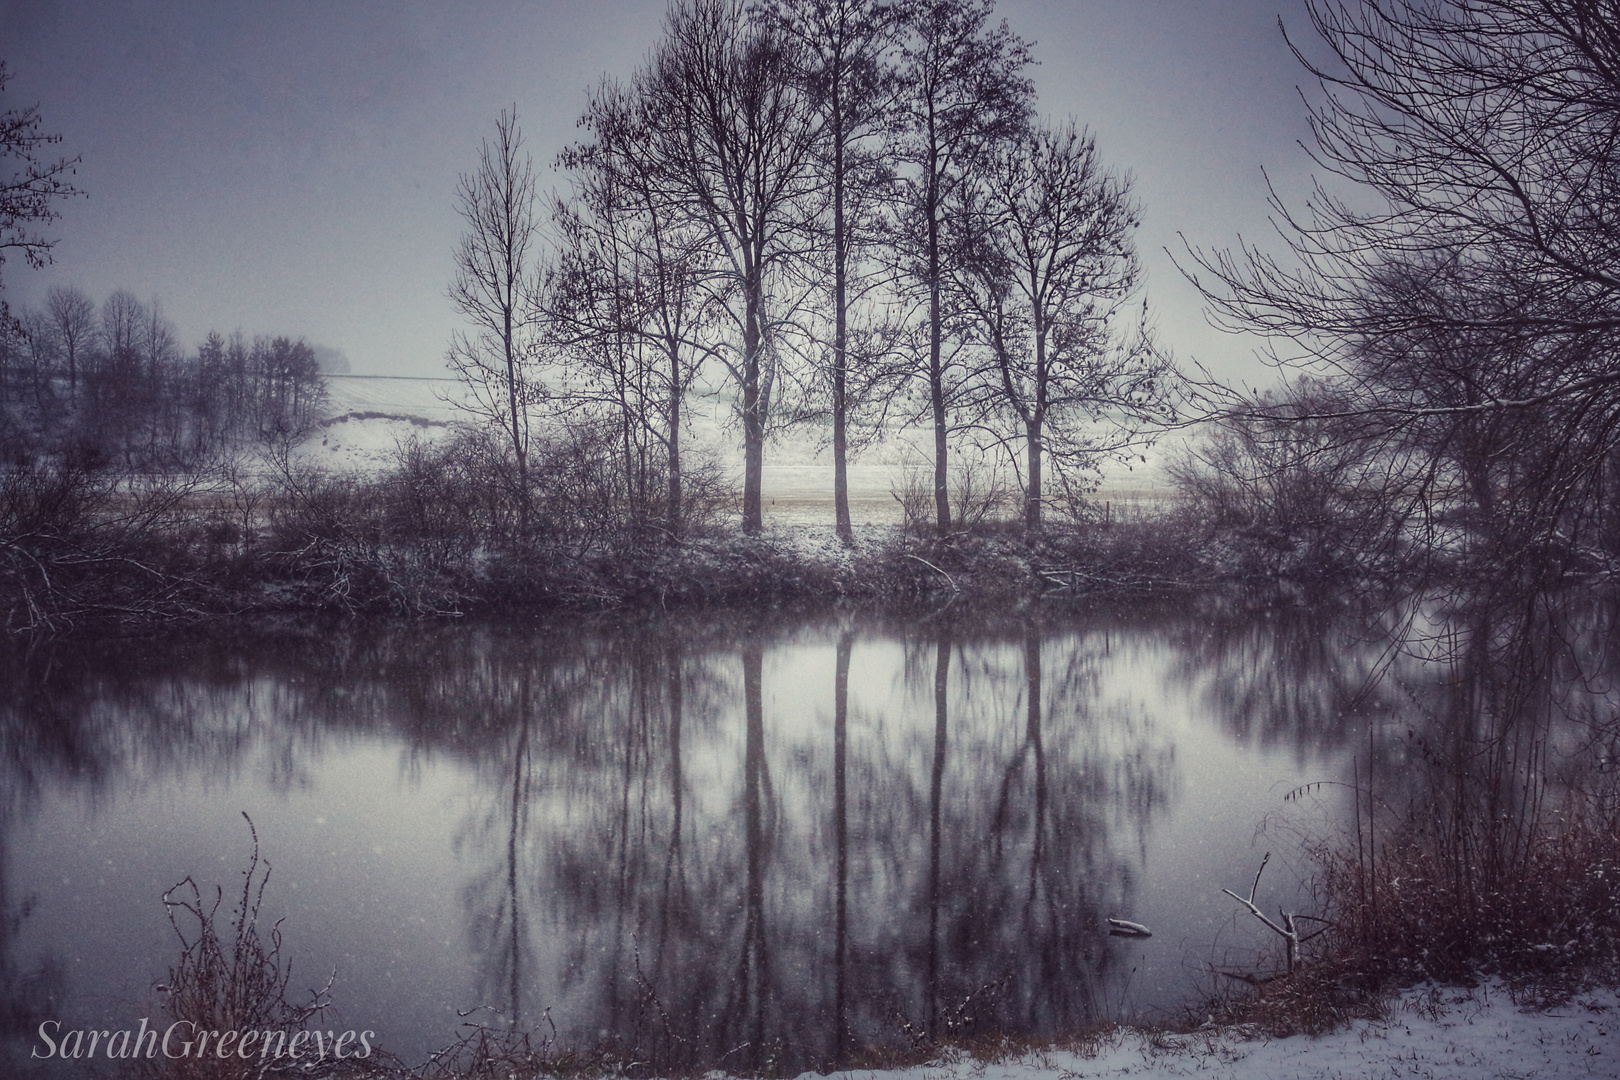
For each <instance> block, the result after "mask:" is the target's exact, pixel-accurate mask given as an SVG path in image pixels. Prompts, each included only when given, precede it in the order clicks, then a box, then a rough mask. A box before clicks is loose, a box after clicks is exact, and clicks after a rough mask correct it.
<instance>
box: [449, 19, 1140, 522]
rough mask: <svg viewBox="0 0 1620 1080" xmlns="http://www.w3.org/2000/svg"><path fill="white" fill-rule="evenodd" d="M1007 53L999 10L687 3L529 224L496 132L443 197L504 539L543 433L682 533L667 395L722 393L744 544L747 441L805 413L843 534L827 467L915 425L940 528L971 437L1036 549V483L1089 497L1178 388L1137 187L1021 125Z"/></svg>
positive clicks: (509, 141) (529, 204)
mask: <svg viewBox="0 0 1620 1080" xmlns="http://www.w3.org/2000/svg"><path fill="white" fill-rule="evenodd" d="M1030 62H1031V61H1030V56H1029V51H1028V47H1027V45H1026V43H1025V42H1024V41H1023V40H1022V39H1020V38H1019V37H1018V36H1017V35H1016V34H1014V33H1013V32H1012V31H1011V30H1010V29H1009V28H1008V27H1007V25H1006V24H1005V23H1004V22H1002V23H997V22H995V21H994V20H993V3H992V2H991V0H895V2H879V0H809V2H798V3H785V2H780V0H777V2H769V3H743V2H741V0H686V2H682V3H678V4H676V5H674V6H673V7H672V8H671V10H670V13H669V15H668V18H667V20H666V24H665V30H664V36H663V38H662V40H661V41H660V42H659V43H658V44H657V45H656V46H655V48H654V49H653V51H652V53H651V55H650V57H649V59H648V61H647V63H646V64H645V65H643V66H642V68H641V69H639V70H637V71H635V72H633V73H631V74H630V76H629V77H628V79H625V80H619V79H615V78H612V77H609V78H605V79H604V81H603V82H602V84H601V85H600V86H599V87H598V88H597V90H596V91H594V92H593V93H592V95H591V98H590V101H589V104H588V105H587V108H586V110H585V113H584V115H583V117H582V118H581V120H580V126H581V128H582V129H583V130H584V132H585V137H584V138H583V140H582V141H581V142H579V143H578V144H577V145H574V146H572V147H569V148H568V149H566V150H565V151H564V152H563V153H562V154H561V156H560V157H559V159H558V161H559V164H560V165H561V166H562V167H563V168H564V169H565V170H566V172H567V174H568V177H569V190H568V191H567V192H565V193H563V194H561V195H559V196H557V197H556V198H555V199H554V200H552V201H551V204H550V206H549V207H547V206H545V205H543V204H542V202H541V200H540V197H539V194H538V192H537V190H536V184H535V180H534V173H533V166H532V162H531V159H530V157H529V155H528V154H527V152H526V151H525V150H524V149H523V140H522V135H521V132H520V130H519V128H518V126H517V121H516V113H515V110H513V111H511V112H507V113H503V114H502V116H501V117H500V119H499V121H498V122H497V125H496V137H495V138H494V140H493V141H488V142H486V143H485V144H484V146H483V148H482V152H481V154H480V157H479V163H478V167H477V169H476V170H475V171H474V172H472V173H469V174H468V175H466V176H465V177H463V180H462V185H461V189H460V194H459V199H458V207H459V210H460V212H461V215H462V216H463V218H464V219H465V222H466V232H465V235H464V237H463V241H462V244H461V246H460V248H459V249H458V251H457V277H456V279H455V282H454V284H453V286H452V289H451V297H452V299H453V300H454V301H455V303H456V304H457V306H458V307H459V308H460V310H461V311H462V312H463V314H464V315H465V316H467V318H468V320H469V323H470V325H471V326H472V327H473V330H472V331H471V332H469V333H467V334H464V335H458V336H457V337H456V339H455V340H454V342H453V343H452V346H451V349H450V352H449V360H450V362H451V364H452V365H453V366H454V367H455V369H456V370H457V371H458V372H459V373H460V375H461V377H462V378H463V380H464V381H465V382H466V383H467V384H468V385H469V387H470V388H471V390H472V391H473V395H474V397H475V399H476V401H477V403H478V404H477V409H478V411H479V412H480V413H481V414H482V415H483V416H484V418H485V419H486V421H487V422H488V426H489V429H490V430H491V431H493V432H498V433H499V434H500V438H501V440H502V443H503V444H504V447H505V450H504V452H505V454H506V456H507V457H509V458H510V460H511V461H512V462H513V463H514V466H515V470H514V471H515V476H516V483H517V492H516V498H517V499H518V500H519V501H520V502H521V503H522V504H523V505H524V507H525V509H524V510H523V511H522V516H523V520H524V521H525V522H527V521H528V520H529V516H530V512H529V509H528V504H529V502H530V501H531V499H532V498H533V493H534V484H535V479H534V477H533V475H532V473H533V470H532V468H531V462H530V456H531V451H532V447H531V441H532V440H534V439H536V438H537V437H538V435H537V432H539V431H541V430H542V429H543V430H544V431H546V432H550V433H551V435H549V436H548V437H550V438H555V437H556V435H555V433H556V432H559V431H562V432H566V433H568V436H569V437H571V438H578V439H584V440H586V441H589V442H591V443H592V444H593V445H595V446H596V447H597V450H598V453H597V455H596V456H597V457H598V458H602V457H603V456H605V460H606V461H607V462H608V463H610V464H611V474H610V478H611V485H610V490H609V491H608V492H607V494H608V496H609V497H610V498H611V499H613V500H614V502H615V504H616V505H618V506H621V507H622V508H623V513H624V514H625V515H626V516H628V517H632V518H635V519H638V520H643V521H645V522H647V523H649V524H652V525H655V526H657V527H658V528H659V529H660V530H662V531H663V532H665V533H668V534H671V535H678V534H679V533H680V532H681V530H682V528H683V525H684V524H685V521H686V518H687V517H688V513H687V511H688V507H687V505H686V503H687V487H688V484H689V480H690V478H689V477H688V470H687V462H686V449H685V443H684V442H683V437H684V434H685V429H686V427H687V426H688V424H689V419H688V418H689V412H690V410H689V406H690V403H691V399H692V396H693V395H694V393H695V392H697V391H699V390H700V389H703V388H715V387H719V388H722V389H720V391H719V392H721V393H723V394H724V395H725V396H726V397H727V398H728V399H729V400H730V401H731V403H732V405H733V409H734V415H735V419H736V421H737V424H738V427H739V428H740V434H741V443H742V451H743V461H744V469H743V487H742V524H743V528H744V531H745V532H748V533H756V532H758V531H759V530H760V529H761V527H762V516H761V513H762V512H761V505H762V500H761V469H762V464H763V460H764V454H765V449H766V445H767V442H768V439H769V437H770V436H771V434H772V433H773V432H775V431H778V430H780V429H781V428H783V427H784V426H786V425H789V424H793V423H800V422H809V421H814V422H818V423H822V424H825V425H826V428H827V430H828V431H829V433H830V446H831V451H832V472H833V479H834V495H835V499H834V501H835V509H834V521H835V524H836V526H837V529H838V531H839V533H840V534H841V536H843V538H844V539H845V540H846V541H848V540H849V539H850V538H851V526H850V516H849V504H848V485H847V464H848V460H849V457H850V455H851V453H852V452H853V451H854V450H856V449H857V448H858V446H859V444H860V442H861V436H863V435H865V436H867V437H870V435H871V434H872V433H874V432H876V431H877V430H879V428H880V427H881V426H882V425H883V424H884V423H885V422H894V421H904V422H906V423H910V424H916V425H920V426H921V427H922V428H923V429H924V430H925V431H928V432H930V439H929V441H930V443H931V448H932V452H931V457H932V481H931V488H932V493H933V496H934V498H933V506H932V512H931V516H932V519H933V526H934V528H935V529H936V530H937V531H938V532H939V533H940V534H942V535H944V534H949V533H950V532H951V531H952V529H953V524H954V523H955V521H956V519H957V518H958V517H959V516H960V507H954V508H953V506H952V495H951V490H950V478H951V461H952V457H953V455H954V454H956V453H957V452H958V451H959V449H960V447H962V446H963V445H964V444H966V443H969V442H971V443H972V444H973V445H976V446H978V447H980V448H982V449H989V450H991V451H992V452H994V453H996V454H997V455H999V456H1000V457H1001V458H1002V460H1005V461H1006V462H1007V463H1008V464H1009V466H1011V467H1012V468H1014V469H1016V470H1017V471H1018V474H1019V483H1020V486H1021V488H1022V490H1023V507H1024V509H1023V518H1024V522H1025V524H1026V525H1027V526H1028V527H1029V528H1030V529H1037V528H1039V527H1040V525H1041V522H1042V517H1043V507H1044V506H1046V504H1047V503H1048V502H1050V501H1051V499H1052V492H1053V490H1054V488H1055V489H1057V490H1059V491H1062V492H1066V493H1068V494H1069V495H1071V496H1072V495H1074V494H1076V493H1079V492H1083V491H1085V490H1086V489H1087V488H1088V481H1089V479H1090V477H1091V476H1092V475H1093V473H1094V470H1095V469H1096V467H1097V466H1098V464H1099V463H1100V462H1101V461H1102V460H1104V459H1105V458H1106V457H1107V456H1109V455H1111V454H1119V453H1122V452H1124V451H1125V450H1126V449H1127V448H1128V447H1130V446H1131V445H1133V444H1134V443H1135V442H1136V441H1137V440H1138V439H1140V438H1141V437H1142V433H1143V431H1144V429H1145V428H1146V426H1147V425H1149V424H1150V423H1151V422H1152V421H1154V420H1156V419H1159V418H1161V417H1162V416H1163V415H1164V414H1165V413H1166V411H1167V408H1168V401H1169V397H1170V393H1171V390H1172V385H1171V379H1172V371H1171V368H1170V365H1169V363H1168V362H1167V360H1166V359H1165V358H1164V357H1163V355H1162V354H1161V353H1160V352H1159V351H1158V350H1157V349H1155V348H1154V347H1153V344H1152V342H1151V340H1150V337H1149V335H1148V334H1147V332H1146V330H1145V327H1144V325H1143V323H1142V321H1139V320H1138V319H1137V318H1136V317H1134V316H1133V315H1132V313H1131V312H1132V308H1131V305H1133V304H1134V303H1135V302H1136V301H1137V299H1138V298H1139V281H1140V266H1139V264H1138V262H1137V259H1136V255H1135V251H1134V248H1133V243H1132V234H1133V232H1134V229H1135V227H1136V224H1137V217H1138V210H1137V206H1136V203H1135V200H1134V197H1133V196H1132V194H1131V185H1130V181H1129V179H1128V178H1127V177H1125V176H1123V175H1121V174H1118V173H1116V172H1113V171H1110V170H1109V169H1107V168H1106V167H1104V165H1103V163H1102V162H1101V160H1100V157H1099V154H1098V152H1097V148H1096V145H1095V142H1094V140H1093V139H1092V137H1091V136H1090V134H1089V133H1087V132H1086V131H1084V130H1082V129H1080V128H1078V127H1077V126H1076V125H1075V123H1074V122H1073V121H1063V122H1058V123H1056V124H1047V123H1043V122H1040V121H1038V120H1037V119H1036V100H1035V93H1034V88H1033V85H1032V83H1031V82H1030V80H1029V79H1028V77H1027V75H1026V69H1027V68H1028V66H1029V64H1030ZM548 211H549V212H548ZM1054 474H1055V476H1054Z"/></svg>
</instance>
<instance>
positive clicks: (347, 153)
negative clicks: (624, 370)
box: [0, 0, 1309, 380]
mask: <svg viewBox="0 0 1620 1080" xmlns="http://www.w3.org/2000/svg"><path fill="white" fill-rule="evenodd" d="M1301 2H1302V0H1001V3H1000V5H999V9H998V10H999V11H1000V12H1001V14H1002V15H1003V16H1004V17H1005V18H1006V19H1007V20H1008V21H1009V23H1010V24H1011V26H1012V28H1013V29H1014V31H1016V32H1017V33H1019V34H1021V35H1022V36H1023V37H1025V38H1026V39H1028V40H1033V41H1034V42H1036V47H1035V50H1034V52H1035V56H1036V58H1037V59H1038V60H1039V62H1040V66H1039V67H1038V68H1036V69H1035V71H1034V73H1033V74H1034V78H1035V81H1036V84H1037V87H1038V90H1039V95H1040V103H1039V108H1040V110H1041V112H1042V113H1043V114H1045V115H1047V116H1049V117H1053V118H1059V117H1065V116H1073V117H1075V118H1076V119H1077V120H1078V121H1079V122H1080V123H1081V124H1084V125H1087V126H1089V127H1090V128H1091V129H1092V130H1093V131H1094V132H1095V133H1096V135H1097V141H1098V144H1099V147H1100V149H1101V151H1102V153H1103V155H1104V156H1105V158H1106V160H1107V161H1108V162H1110V163H1111V164H1112V165H1114V166H1116V167H1118V168H1120V169H1122V170H1128V171H1129V172H1131V173H1132V174H1133V175H1134V176H1135V178H1136V183H1137V188H1136V190H1137V193H1138V195H1139V196H1140V198H1141V201H1142V203H1143V205H1144V211H1145V213H1144V221H1143V226H1142V229H1141V230H1140V233H1139V241H1138V242H1139V247H1140V249H1141V251H1142V252H1143V254H1144V256H1145V260H1146V263H1147V266H1148V277H1147V289H1148V295H1149V299H1150V301H1151V302H1152V305H1153V308H1154V312H1155V318H1156V321H1157V323H1158V326H1159V329H1160V333H1161V337H1162V339H1163V340H1164V341H1165V342H1166V343H1167V344H1169V345H1170V346H1171V347H1172V348H1173V349H1174V350H1175V352H1176V353H1177V355H1178V356H1180V357H1183V358H1187V357H1193V358H1197V359H1199V360H1202V361H1204V362H1206V363H1208V364H1210V365H1211V366H1212V367H1213V368H1214V369H1215V370H1216V371H1217V372H1221V373H1223V374H1227V375H1240V376H1243V377H1247V378H1249V379H1251V380H1253V379H1264V378H1266V374H1265V371H1264V369H1263V368H1259V367H1258V366H1257V365H1255V364H1253V363H1252V362H1251V361H1249V360H1247V359H1246V358H1247V357H1248V355H1249V354H1250V352H1251V351H1252V345H1251V343H1247V342H1244V341H1241V340H1234V339H1230V338H1226V337H1225V336H1223V335H1220V334H1218V333H1216V332H1215V331H1213V330H1210V329H1209V328H1208V327H1207V325H1206V324H1205V322H1204V319H1203V313H1202V307H1201V305H1200V303H1199V301H1198V297H1197V295H1196V294H1195V293H1194V292H1193V290H1192V289H1191V288H1190V287H1189V286H1187V285H1186V283H1185V282H1183V281H1182V280H1181V278H1180V277H1179V276H1178V275H1177V273H1176V271H1175V269H1174V267H1173V266H1172V265H1171V264H1170V262H1169V260H1168V258H1167V257H1166V256H1165V255H1164V253H1163V251H1162V250H1161V249H1163V248H1165V247H1171V248H1179V247H1180V241H1179V240H1178V239H1177V235H1178V233H1179V234H1184V235H1185V236H1186V237H1187V239H1188V240H1189V241H1190V242H1192V243H1194V244H1196V245H1201V246H1216V247H1221V246H1230V245H1231V244H1233V243H1234V242H1235V240H1236V238H1237V237H1238V236H1239V234H1241V235H1242V236H1244V237H1245V238H1252V239H1263V240H1265V241H1266V242H1267V243H1271V242H1272V241H1271V240H1270V239H1269V235H1268V231H1269V226H1268V225H1267V223H1266V222H1267V210H1266V205H1265V189H1264V184H1263V178H1262V169H1264V170H1265V171H1266V172H1267V173H1268V174H1269V175H1270V176H1271V178H1272V180H1273V181H1274V182H1275V183H1276V184H1277V185H1278V186H1279V188H1280V189H1281V190H1283V191H1285V192H1290V193H1298V192H1300V191H1302V190H1303V185H1304V183H1305V182H1306V180H1307V179H1308V177H1309V163H1308V161H1307V160H1306V158H1305V155H1304V152H1303V151H1302V150H1301V149H1300V148H1299V146H1298V145H1297V143H1298V142H1299V141H1300V140H1301V139H1304V138H1305V137H1306V135H1307V130H1306V125H1305V111H1304V106H1303V105H1302V104H1301V102H1300V99H1299V95H1298V91H1297V90H1296V87H1297V86H1298V85H1299V84H1300V83H1301V82H1302V81H1303V75H1302V72H1301V71H1300V70H1299V68H1298V66H1297V64H1296V62H1295V61H1294V59H1293V58H1292V56H1291V55H1290V54H1289V52H1288V49H1287V46H1286V45H1285V43H1284V41H1283V39H1282V37H1281V35H1280V34H1279V32H1278V29H1277V20H1278V17H1279V15H1280V16H1281V17H1282V18H1283V19H1284V21H1285V22H1286V23H1287V24H1288V26H1289V28H1290V30H1291V31H1294V32H1296V33H1297V34H1299V35H1304V34H1306V33H1307V32H1308V31H1307V27H1306V24H1305V19H1304V15H1303V12H1302V9H1301ZM665 7H666V4H665V2H664V0H599V2H586V0H486V2H476V3H453V2H446V0H436V2H425V0H310V2H303V0H257V2H251V3H249V2H232V0H192V2H183V0H119V2H115V0H84V2H63V3H52V2H49V0H0V59H4V60H5V61H6V62H7V64H8V66H9V68H10V70H11V72H12V74H13V81H12V83H11V86H10V88H9V89H8V91H7V92H6V94H5V95H4V99H3V100H0V107H4V108H16V107H19V106H26V105H33V104H37V105H38V106H39V108H40V112H41V115H42V116H43V118H44V127H45V130H47V131H51V132H55V133H59V134H61V135H62V136H63V142H62V144H61V146H60V147H59V149H60V150H61V151H62V152H64V153H66V154H68V155H70V156H71V155H82V157H83V163H82V165H81V166H80V167H79V171H78V177H77V184H78V186H79V187H80V188H82V189H83V190H84V191H85V192H86V193H87V197H85V198H82V199H77V200H74V201H72V202H71V203H68V204H66V205H64V206H63V208H62V209H63V213H62V217H61V219H60V220H59V221H57V222H56V223H54V225H53V226H52V227H51V235H54V236H55V237H57V238H58V240H59V243H58V244H57V247H56V251H55V263H54V265H52V266H50V267H48V268H46V269H45V270H41V271H33V270H30V269H28V267H27V266H26V265H25V264H24V263H22V261H21V260H20V259H8V260H7V262H6V265H5V268H4V271H3V273H4V285H5V290H6V296H7V298H8V299H9V300H10V302H11V303H12V305H13V306H14V307H15V306H19V305H26V304H30V303H37V302H38V301H39V300H40V299H41V298H42V297H43V296H44V295H45V292H46V290H47V289H48V288H49V287H50V286H51V285H54V284H68V283H71V284H76V285H78V286H80V287H81V288H83V289H85V290H86V291H87V292H89V293H90V294H91V295H92V296H93V297H94V298H96V299H97V300H98V301H99V300H100V299H101V298H102V297H104V296H106V295H107V294H108V293H109V292H111V291H113V290H114V289H120V288H124V289H129V290H131V291H133V292H134V293H135V294H136V295H138V296H140V297H141V298H142V299H145V300H150V299H154V298H155V299H156V300H157V301H159V302H160V303H161V305H162V307H163V310H164V312H165V313H166V314H167V315H168V316H169V318H170V319H172V320H173V321H174V323H175V324H176V326H177V327H178V328H179V331H180V333H181V337H182V340H183V341H184V342H185V343H186V344H187V345H188V346H192V345H195V344H196V342H197V341H199V340H200V339H201V338H202V336H203V335H204V334H205V333H207V332H208V331H209V330H210V329H217V330H220V331H223V332H227V333H228V332H230V331H232V330H236V329H241V330H243V331H245V332H246V333H248V334H250V335H251V334H255V333H282V334H289V335H294V336H303V337H305V338H306V339H308V340H309V341H310V342H312V343H314V344H319V345H325V346H329V347H333V348H337V349H341V350H342V351H343V352H344V353H346V354H347V356H348V357H349V359H350V361H351V363H352V365H353V369H354V370H355V371H357V372H365V373H372V374H401V375H436V374H443V373H444V370H445V369H444V362H443V356H444V351H445V347H446V345H447V344H448V341H449V337H450V333H451V330H452V329H454V328H455V327H456V325H457V316H456V315H455V313H454V311H453V310H452V308H451V306H450V303H449V301H448V300H447V299H446V297H445V288H446V285H447V284H448V282H449V279H450V276H451V272H452V264H451V255H452V250H453V248H454V245H455V242H456V238H457V236H458V235H459V233H460V229H461V222H460V219H459V218H458V217H457V216H456V213H455V207H454V193H455V188H456V180H457V177H458V175H459V174H460V173H462V172H464V171H466V170H468V169H470V168H471V167H472V165H473V164H474V162H475V160H476V155H477V149H478V145H479V142H480V140H481V139H482V138H484V137H485V135H486V134H488V133H489V132H490V131H491V130H492V128H493V125H494V120H495V117H496V116H497V114H498V113H499V112H500V111H501V109H502V108H503V107H508V106H510V105H511V104H514V103H515V104H516V106H517V109H518V113H519V117H520V122H521V124H522V127H523V129H524V132H525V134H526V136H527V139H528V142H529V145H530V147H531V149H532V151H533V153H534V157H535V160H536V163H537V164H539V165H540V166H542V171H543V173H544V175H545V177H546V181H545V183H546V185H548V186H549V185H552V184H560V183H563V182H564V181H563V178H562V177H560V176H558V175H556V174H554V173H553V172H552V171H551V164H552V160H553V158H554V157H555V155H556V153H557V151H558V150H560V149H561V148H562V147H563V146H565V145H566V144H567V143H568V142H569V141H571V140H573V139H574V138H576V137H577V135H576V130H575V127H574V124H575V120H576V119H577V118H578V116H579V114H580V112H581V111H582V108H583V106H584V104H585V99H586V93H587V91H588V90H589V88H590V87H592V86H594V85H595V84H596V83H597V82H598V81H599V80H600V79H601V78H602V77H603V76H604V75H609V74H611V75H614V76H619V77H624V76H627V75H629V74H630V73H631V72H632V71H633V70H634V69H635V68H636V67H637V66H638V65H639V64H640V63H641V62H642V61H643V60H644V58H645V57H646V55H647V52H648V50H649V49H650V48H651V47H652V45H653V44H654V43H655V41H656V40H657V38H658V35H659V28H660V24H661V22H662V19H663V15H664V11H665Z"/></svg>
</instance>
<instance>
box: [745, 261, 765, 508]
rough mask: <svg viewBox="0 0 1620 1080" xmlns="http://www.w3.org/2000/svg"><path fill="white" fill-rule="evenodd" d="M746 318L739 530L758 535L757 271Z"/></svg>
mask: <svg viewBox="0 0 1620 1080" xmlns="http://www.w3.org/2000/svg"><path fill="white" fill-rule="evenodd" d="M745 288H746V289H747V292H748V297H747V300H746V303H747V305H748V311H747V314H746V319H747V321H746V322H745V323H744V324H743V378H742V422H743V532H744V533H745V534H747V535H749V536H758V535H759V534H760V533H761V532H763V531H764V528H765V521H764V516H763V514H762V512H761V509H760V495H761V472H762V470H763V467H764V464H765V418H764V415H763V412H764V410H763V408H762V404H763V403H762V402H761V400H760V393H759V366H760V364H759V360H760V350H761V347H762V344H763V340H762V339H763V335H762V334H761V332H760V329H761V328H760V308H761V306H762V299H763V298H762V297H761V295H760V293H761V291H762V288H763V285H762V283H761V282H760V280H759V274H758V271H757V270H755V271H753V272H751V273H749V275H748V280H747V283H746V285H745Z"/></svg>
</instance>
